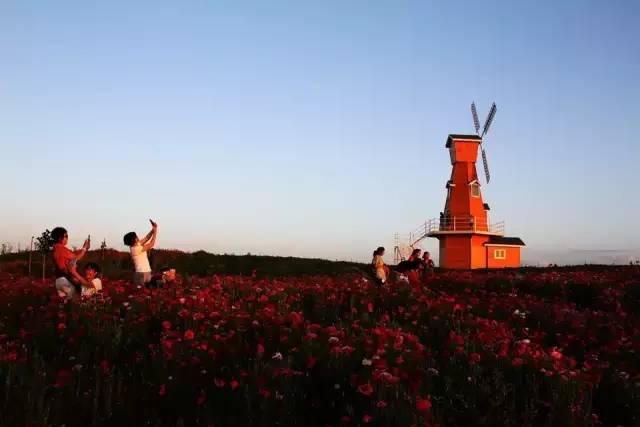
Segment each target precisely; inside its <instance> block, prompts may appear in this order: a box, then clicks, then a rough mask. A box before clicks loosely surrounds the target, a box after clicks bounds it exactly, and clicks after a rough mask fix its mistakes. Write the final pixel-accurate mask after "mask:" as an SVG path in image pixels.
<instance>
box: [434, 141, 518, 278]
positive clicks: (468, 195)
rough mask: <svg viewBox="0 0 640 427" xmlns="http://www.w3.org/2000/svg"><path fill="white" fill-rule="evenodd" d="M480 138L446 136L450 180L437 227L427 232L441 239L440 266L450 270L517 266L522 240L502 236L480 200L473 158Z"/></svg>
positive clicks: (476, 154)
mask: <svg viewBox="0 0 640 427" xmlns="http://www.w3.org/2000/svg"><path fill="white" fill-rule="evenodd" d="M481 143H482V138H480V137H479V136H477V135H449V137H448V138H447V143H446V148H448V149H449V155H450V158H451V165H452V170H451V179H450V180H449V181H447V185H446V188H447V199H446V202H445V208H444V212H443V215H442V216H441V217H440V220H439V221H438V226H437V227H436V228H434V229H432V230H430V231H429V232H428V233H427V235H428V236H429V237H435V238H437V239H438V240H439V241H440V244H439V249H440V261H439V264H440V267H443V268H452V269H475V268H505V267H519V266H520V249H521V247H522V246H524V242H523V241H522V240H520V239H519V238H517V237H504V236H503V235H504V228H503V227H502V228H500V227H496V226H494V225H492V224H491V223H490V219H489V206H488V205H487V204H486V203H484V201H483V199H482V191H481V188H482V187H481V184H480V182H479V180H478V173H477V170H476V161H477V159H478V147H479V146H480V144H481Z"/></svg>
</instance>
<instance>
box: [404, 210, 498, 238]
mask: <svg viewBox="0 0 640 427" xmlns="http://www.w3.org/2000/svg"><path fill="white" fill-rule="evenodd" d="M442 232H445V233H449V232H451V233H456V232H459V233H469V232H473V233H486V234H497V235H503V234H504V221H500V222H496V223H493V224H492V223H489V222H488V221H487V220H486V219H484V218H478V217H475V216H469V215H460V216H450V217H443V218H441V219H438V218H433V219H430V220H428V221H426V222H425V223H424V224H423V225H421V226H420V227H418V228H416V229H415V230H413V231H412V232H411V233H409V242H411V243H413V242H418V241H420V240H422V239H423V238H425V237H426V236H429V235H433V234H438V233H442Z"/></svg>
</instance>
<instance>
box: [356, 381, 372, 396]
mask: <svg viewBox="0 0 640 427" xmlns="http://www.w3.org/2000/svg"><path fill="white" fill-rule="evenodd" d="M358 391H359V392H360V393H362V394H364V395H365V396H371V395H372V394H373V386H372V385H371V383H366V384H361V385H359V386H358Z"/></svg>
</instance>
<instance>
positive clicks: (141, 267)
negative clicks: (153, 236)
mask: <svg viewBox="0 0 640 427" xmlns="http://www.w3.org/2000/svg"><path fill="white" fill-rule="evenodd" d="M131 259H132V260H133V265H134V266H135V269H136V273H151V265H149V257H148V256H147V251H145V250H144V246H142V245H141V244H140V243H138V244H137V245H133V246H131Z"/></svg>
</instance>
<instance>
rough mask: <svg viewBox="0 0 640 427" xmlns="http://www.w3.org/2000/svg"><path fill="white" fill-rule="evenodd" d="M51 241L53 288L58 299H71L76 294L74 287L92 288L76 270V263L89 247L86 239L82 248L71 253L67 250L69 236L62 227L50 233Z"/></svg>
mask: <svg viewBox="0 0 640 427" xmlns="http://www.w3.org/2000/svg"><path fill="white" fill-rule="evenodd" d="M51 239H52V240H53V262H54V265H55V277H56V280H55V286H56V290H57V291H58V296H60V298H65V299H71V298H73V297H75V296H76V295H77V294H78V290H77V289H76V286H80V287H81V288H88V289H91V288H93V285H92V284H91V283H89V282H88V281H87V280H85V279H84V277H82V276H81V275H80V274H79V273H78V270H77V262H78V260H79V259H81V258H82V257H84V256H85V255H86V253H87V251H88V250H89V247H90V246H91V240H90V239H89V238H87V240H85V241H84V244H83V245H82V248H81V249H79V250H77V251H72V250H71V249H69V248H67V243H68V242H69V234H68V233H67V230H66V229H64V228H63V227H56V228H54V229H53V230H52V231H51Z"/></svg>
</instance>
